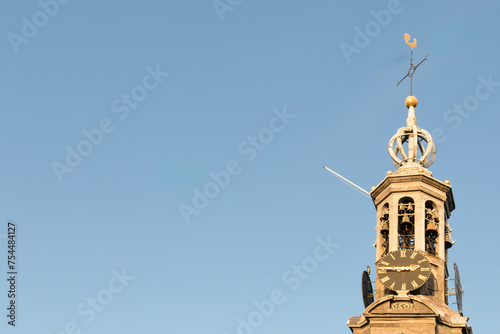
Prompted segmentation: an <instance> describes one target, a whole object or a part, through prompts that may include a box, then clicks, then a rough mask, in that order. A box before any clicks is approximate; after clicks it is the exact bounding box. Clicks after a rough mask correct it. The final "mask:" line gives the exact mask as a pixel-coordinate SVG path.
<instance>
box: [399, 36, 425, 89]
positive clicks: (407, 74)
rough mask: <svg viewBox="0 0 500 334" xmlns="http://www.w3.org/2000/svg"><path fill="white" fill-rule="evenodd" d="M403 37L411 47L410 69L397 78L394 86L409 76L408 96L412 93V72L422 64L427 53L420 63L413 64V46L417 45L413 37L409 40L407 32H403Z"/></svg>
mask: <svg viewBox="0 0 500 334" xmlns="http://www.w3.org/2000/svg"><path fill="white" fill-rule="evenodd" d="M404 38H405V42H406V44H408V45H409V46H410V49H411V56H410V69H409V70H408V73H406V75H405V76H404V77H403V79H401V80H399V82H398V84H397V85H396V86H399V84H400V83H401V82H403V80H404V79H406V78H407V77H410V96H412V95H413V73H415V70H416V69H417V67H419V66H420V64H422V63H423V62H424V61H425V60H427V55H425V58H424V59H422V61H421V62H420V63H418V64H417V66H413V48H416V47H417V40H416V39H415V38H414V39H413V43H410V42H409V41H410V39H411V37H410V35H408V34H404Z"/></svg>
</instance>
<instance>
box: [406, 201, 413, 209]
mask: <svg viewBox="0 0 500 334" xmlns="http://www.w3.org/2000/svg"><path fill="white" fill-rule="evenodd" d="M407 210H408V211H413V205H412V204H411V202H410V203H408V208H407Z"/></svg>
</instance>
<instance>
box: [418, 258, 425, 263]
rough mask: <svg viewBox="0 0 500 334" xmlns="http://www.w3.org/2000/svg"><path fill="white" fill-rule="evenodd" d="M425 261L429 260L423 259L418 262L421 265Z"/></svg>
mask: <svg viewBox="0 0 500 334" xmlns="http://www.w3.org/2000/svg"><path fill="white" fill-rule="evenodd" d="M424 261H427V259H422V260H420V261H418V263H419V264H420V263H422V262H424Z"/></svg>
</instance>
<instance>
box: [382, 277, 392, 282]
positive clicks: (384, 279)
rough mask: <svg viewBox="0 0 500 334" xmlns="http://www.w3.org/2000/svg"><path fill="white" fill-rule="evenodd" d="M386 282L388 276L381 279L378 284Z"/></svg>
mask: <svg viewBox="0 0 500 334" xmlns="http://www.w3.org/2000/svg"><path fill="white" fill-rule="evenodd" d="M388 280H390V278H389V276H385V277H382V278H381V279H380V282H382V283H385V282H387V281H388Z"/></svg>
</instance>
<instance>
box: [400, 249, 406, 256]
mask: <svg viewBox="0 0 500 334" xmlns="http://www.w3.org/2000/svg"><path fill="white" fill-rule="evenodd" d="M401 257H406V250H404V249H403V250H401Z"/></svg>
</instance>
